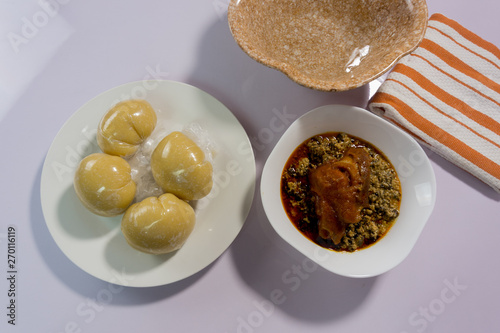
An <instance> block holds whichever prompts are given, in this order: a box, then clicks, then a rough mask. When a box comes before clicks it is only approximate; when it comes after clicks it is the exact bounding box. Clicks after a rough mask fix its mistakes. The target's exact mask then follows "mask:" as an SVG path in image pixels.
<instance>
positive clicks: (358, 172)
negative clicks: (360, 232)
mask: <svg viewBox="0 0 500 333" xmlns="http://www.w3.org/2000/svg"><path fill="white" fill-rule="evenodd" d="M370 163H371V157H370V155H369V153H368V152H367V151H366V150H365V149H363V148H360V147H354V148H350V149H349V150H348V151H347V152H346V153H345V154H344V156H343V157H342V159H340V160H338V161H331V162H328V163H325V164H323V165H321V166H319V167H318V168H317V169H315V170H313V171H312V172H311V174H310V183H311V190H312V192H313V193H314V195H315V196H316V204H315V208H316V214H317V215H318V217H319V224H318V227H319V236H320V237H321V238H323V239H331V240H332V241H333V243H334V244H339V243H340V240H341V239H342V237H343V236H344V234H345V230H346V226H347V224H350V223H358V222H359V221H360V220H361V210H362V209H363V208H365V207H366V206H367V205H368V190H369V187H370Z"/></svg>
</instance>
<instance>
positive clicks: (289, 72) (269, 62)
mask: <svg viewBox="0 0 500 333" xmlns="http://www.w3.org/2000/svg"><path fill="white" fill-rule="evenodd" d="M240 1H242V0H230V2H229V6H228V11H227V18H228V24H229V30H230V32H231V34H232V36H233V38H234V40H235V41H236V43H237V44H238V46H239V47H240V48H241V49H242V50H243V51H244V52H245V53H246V54H247V55H248V56H250V58H252V59H254V60H255V61H257V62H259V63H261V64H263V65H265V66H267V67H269V68H273V69H276V70H279V71H281V72H282V73H284V74H285V75H286V76H288V77H289V78H290V79H291V80H293V81H295V82H296V83H298V84H300V85H302V86H305V87H308V88H311V89H315V90H320V91H346V90H351V89H355V88H359V87H361V86H363V85H365V84H367V83H369V82H371V81H373V80H375V79H377V78H378V77H380V76H382V75H383V74H385V73H386V72H387V71H389V70H390V69H391V68H392V67H393V66H394V65H395V64H396V63H397V62H398V61H399V60H401V59H402V58H403V57H405V56H406V55H408V54H410V53H411V52H413V51H414V50H415V49H417V47H418V46H419V45H420V43H421V42H422V40H423V39H424V37H425V32H426V30H427V23H428V7H427V2H426V0H416V1H417V2H419V4H420V5H421V8H420V9H421V11H420V13H419V15H418V16H417V18H416V19H417V20H419V21H421V24H420V25H419V26H420V33H419V34H418V38H417V39H415V42H414V43H413V44H412V45H411V46H409V47H407V48H406V49H404V48H400V53H399V54H398V55H397V56H394V57H392V58H391V60H390V61H386V62H383V63H382V64H381V65H380V66H379V67H380V69H379V70H378V71H374V74H373V75H370V76H366V77H364V78H363V79H356V78H354V79H352V80H348V81H337V80H328V81H327V80H319V79H313V78H311V77H308V76H307V75H305V74H303V73H302V72H301V71H299V70H297V69H296V68H295V67H293V66H292V65H290V64H287V63H285V62H281V61H278V60H275V59H273V58H270V57H268V56H266V55H265V54H263V53H262V52H260V51H259V50H258V49H257V48H255V47H254V46H253V45H252V44H251V43H249V42H247V40H246V39H245V34H244V31H242V30H243V29H242V28H241V27H240V26H238V24H237V23H236V15H237V10H238V9H237V7H238V3H239V2H240ZM247 1H248V0H247Z"/></svg>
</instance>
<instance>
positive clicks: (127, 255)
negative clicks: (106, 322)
mask: <svg viewBox="0 0 500 333" xmlns="http://www.w3.org/2000/svg"><path fill="white" fill-rule="evenodd" d="M130 98H141V99H145V100H147V101H148V102H149V103H150V104H151V105H152V106H153V108H155V110H157V111H159V112H161V114H162V115H164V116H163V117H162V118H161V119H160V117H159V122H160V121H162V122H164V123H163V124H161V125H162V126H164V127H166V128H169V129H172V130H183V129H184V128H189V127H190V126H193V125H195V127H196V126H198V127H199V128H202V130H203V131H204V132H205V133H207V134H208V136H209V137H210V141H211V142H212V144H213V145H214V146H215V147H216V149H215V154H214V155H213V157H212V164H213V167H214V186H213V188H212V192H211V193H210V194H209V195H208V196H207V197H205V198H203V199H201V200H199V201H198V202H196V203H195V204H194V205H193V206H194V208H195V212H196V216H197V220H196V226H195V228H194V230H193V232H192V233H191V235H190V237H189V239H188V240H187V242H186V243H185V244H184V246H183V247H182V248H181V249H180V250H178V251H176V252H174V253H171V254H165V255H159V256H155V255H149V254H145V253H142V252H139V251H136V250H134V249H133V248H131V247H130V246H129V245H128V244H127V243H126V241H125V238H124V237H123V235H122V233H121V229H120V222H121V216H117V217H113V218H109V217H100V216H97V215H94V214H92V213H91V212H89V211H88V210H86V209H85V208H84V207H83V205H82V204H81V203H80V201H79V199H78V197H77V196H76V193H75V191H74V188H73V177H74V171H75V169H76V167H77V165H78V163H79V162H80V160H81V159H82V158H83V157H85V156H87V155H89V154H90V153H94V152H98V151H100V150H99V147H98V146H97V142H96V139H95V134H96V132H97V125H98V123H99V121H100V119H101V118H102V117H103V116H104V114H105V113H106V112H107V111H108V110H109V108H111V107H112V106H113V105H114V104H116V103H117V102H118V101H122V100H126V99H130ZM158 125H160V123H159V124H158ZM255 173H256V171H255V158H254V155H253V151H252V148H251V145H250V141H249V139H248V136H247V134H246V132H245V130H244V129H243V127H242V126H241V124H240V123H239V122H238V120H237V119H236V118H235V117H234V115H233V114H232V113H231V112H230V111H229V110H228V109H227V108H226V107H225V106H224V105H223V104H222V103H220V102H219V101H217V100H216V99H215V98H214V97H212V96H210V95H209V94H207V93H205V92H204V91H202V90H200V89H198V88H195V87H193V86H190V85H187V84H184V83H179V82H173V81H162V80H159V81H139V82H132V83H128V84H124V85H121V86H118V87H116V88H113V89H111V90H109V91H106V92H104V93H102V94H101V95H99V96H97V97H95V98H94V99H92V100H90V101H89V102H87V103H86V104H85V105H84V106H82V107H81V108H80V109H79V110H78V111H76V113H75V114H74V115H73V116H72V117H71V118H70V119H69V120H68V121H67V122H66V124H65V125H64V126H63V127H62V128H61V130H60V131H59V133H58V134H57V136H56V138H55V139H54V142H53V143H52V145H51V147H50V149H49V151H48V153H47V156H46V159H45V163H44V166H43V171H42V179H41V201H42V209H43V214H44V217H45V221H46V223H47V227H48V229H49V231H50V233H51V235H52V237H53V238H54V240H55V242H56V243H57V245H58V246H59V247H60V248H61V250H62V251H63V252H64V254H65V255H66V256H67V257H68V258H69V259H70V260H71V261H72V262H74V263H75V264H76V265H77V266H78V267H80V268H81V269H83V270H84V271H86V272H88V273H89V274H91V275H93V276H95V277H97V278H99V279H102V280H104V281H107V282H111V283H115V284H119V285H124V286H133V287H151V286H158V285H164V284H168V283H172V282H175V281H179V280H181V279H184V278H186V277H189V276H191V275H193V274H195V273H197V272H199V271H200V270H202V269H203V268H205V267H207V266H208V265H209V264H211V263H212V262H213V261H215V260H216V259H217V258H218V257H219V256H220V255H221V254H222V253H223V252H224V251H225V250H226V249H227V248H228V247H229V246H230V245H231V243H232V241H233V240H234V239H235V238H236V236H237V235H238V233H239V232H240V230H241V228H242V226H243V224H244V222H245V220H246V217H247V215H248V212H249V210H250V206H251V204H252V200H253V196H254V189H255Z"/></svg>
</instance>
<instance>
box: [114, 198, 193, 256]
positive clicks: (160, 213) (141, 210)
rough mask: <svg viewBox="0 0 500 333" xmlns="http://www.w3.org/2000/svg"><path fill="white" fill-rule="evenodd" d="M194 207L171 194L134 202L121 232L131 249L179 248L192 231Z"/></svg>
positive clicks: (166, 250)
mask: <svg viewBox="0 0 500 333" xmlns="http://www.w3.org/2000/svg"><path fill="white" fill-rule="evenodd" d="M195 220H196V216H195V212H194V210H193V208H192V207H191V206H190V205H189V204H188V203H187V202H186V201H184V200H181V199H179V198H177V197H176V196H175V195H173V194H171V193H165V194H162V195H161V196H160V197H158V198H157V197H149V198H146V199H144V200H142V201H141V202H139V203H135V204H133V205H132V206H130V208H129V209H128V210H127V211H126V212H125V214H124V215H123V218H122V223H121V228H122V233H123V235H124V236H125V239H126V240H127V243H129V244H130V246H132V247H133V248H135V249H137V250H139V251H142V252H145V253H150V254H164V253H169V252H172V251H175V250H178V249H180V248H181V247H182V245H184V243H185V242H186V240H187V239H188V237H189V235H190V234H191V232H192V231H193V228H194V224H195Z"/></svg>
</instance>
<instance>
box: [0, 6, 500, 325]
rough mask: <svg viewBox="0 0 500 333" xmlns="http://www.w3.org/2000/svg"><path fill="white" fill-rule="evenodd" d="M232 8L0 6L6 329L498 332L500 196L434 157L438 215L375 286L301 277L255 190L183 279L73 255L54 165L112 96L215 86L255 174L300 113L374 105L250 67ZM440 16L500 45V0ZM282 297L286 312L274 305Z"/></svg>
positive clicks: (362, 93) (0, 249)
mask: <svg viewBox="0 0 500 333" xmlns="http://www.w3.org/2000/svg"><path fill="white" fill-rule="evenodd" d="M47 4H49V6H48V5H47ZM227 4H228V0H208V1H201V0H191V1H172V0H165V1H159V0H157V1H154V0H146V1H128V2H125V1H117V0H108V1H95V0H89V1H70V0H64V1H63V0H58V1H56V0H52V2H47V1H34V0H26V1H22V2H18V1H16V2H14V1H7V0H4V1H0V15H1V17H0V28H1V30H0V31H1V34H2V39H1V41H0V57H1V58H0V142H1V144H0V147H1V148H0V149H1V151H0V152H1V156H2V159H1V163H0V175H1V179H2V181H1V184H2V185H1V200H0V202H1V210H2V217H1V219H0V271H1V272H2V278H1V279H0V295H1V296H0V305H1V306H0V308H1V309H2V310H1V311H0V318H1V319H0V331H1V332H52V333H56V332H57V333H59V332H160V331H161V332H165V331H167V332H245V333H250V332H276V331H277V330H278V329H280V331H283V332H394V333H403V332H407V333H413V332H499V331H500V317H499V314H500V283H499V281H500V265H499V259H498V257H499V255H500V249H499V245H498V240H499V235H500V217H499V216H500V215H499V212H500V203H499V202H500V194H498V193H496V192H494V191H493V190H492V189H491V188H489V187H488V186H486V185H484V184H483V183H482V182H480V181H479V180H477V179H476V178H474V177H473V176H471V175H469V174H467V173H466V172H464V171H462V170H461V169H459V168H457V167H456V166H454V165H452V164H450V163H449V162H447V161H445V160H443V159H442V158H440V157H439V156H437V155H436V154H432V153H428V154H429V158H430V160H431V163H432V166H433V168H434V170H435V173H436V178H437V187H438V195H437V203H436V207H435V210H434V212H433V214H432V216H431V218H430V220H429V222H428V224H427V226H426V227H425V229H424V231H423V233H422V235H421V237H420V239H419V241H418V242H417V244H416V246H415V248H414V249H413V251H412V252H411V254H410V255H409V256H408V257H407V258H406V260H404V261H403V262H402V263H401V264H400V265H399V266H397V267H396V268H395V269H393V270H392V271H390V272H388V273H386V274H383V275H381V276H378V277H374V278H368V279H350V278H345V277H341V276H337V275H335V274H332V273H330V272H328V271H326V270H324V269H322V268H317V269H314V270H312V271H310V272H309V273H305V272H304V270H301V269H298V267H300V266H301V265H302V262H303V260H304V257H303V256H302V255H300V254H299V253H298V252H297V251H295V250H294V249H293V248H291V247H290V246H289V245H287V244H286V243H285V242H284V241H283V240H281V238H280V237H279V236H278V235H277V234H276V233H275V232H274V231H273V229H272V228H271V227H270V224H269V222H268V220H267V218H266V216H265V214H264V211H263V208H262V204H261V201H260V195H259V186H258V184H257V187H256V193H255V196H254V201H253V206H252V208H251V211H250V214H249V216H248V218H247V220H246V223H245V225H244V227H243V229H242V231H241V233H240V234H239V235H238V237H237V238H236V239H235V241H234V242H233V243H232V245H231V246H230V247H229V249H228V250H226V251H225V252H224V253H223V254H222V256H221V257H220V258H219V259H218V260H216V261H215V262H214V263H213V264H211V265H210V266H208V267H207V268H206V269H204V270H202V271H201V272H199V273H197V274H195V275H193V276H191V277H189V278H186V279H184V280H181V281H179V282H176V283H173V284H170V285H165V286H161V287H154V288H130V287H119V286H115V285H110V284H109V283H107V282H103V281H101V280H99V279H96V278H94V277H92V276H90V275H89V274H87V273H86V272H84V271H82V270H81V269H80V268H78V267H77V266H76V265H74V264H73V263H72V262H70V261H69V260H68V259H67V258H66V256H65V255H64V254H63V253H62V252H61V250H60V249H59V248H58V247H57V245H56V243H55V242H54V240H53V239H52V237H51V235H50V233H49V231H48V229H47V226H46V224H45V221H44V218H43V215H42V208H41V204H40V178H41V171H42V165H43V161H44V158H45V155H46V153H47V151H48V149H49V147H50V144H51V142H52V140H53V139H54V137H55V135H56V133H57V132H58V130H59V129H60V128H61V126H62V125H63V124H64V122H65V121H66V120H67V119H68V118H69V117H70V116H71V115H72V114H73V113H74V112H75V111H76V110H77V109H78V108H79V107H80V106H82V105H83V104H84V103H85V102H87V101H88V100H89V99H91V98H93V97H94V96H96V95H98V94H99V93H101V92H103V91H105V90H107V89H110V88H112V87H114V86H117V85H120V84H123V83H127V82H131V81H136V80H142V79H146V78H157V79H168V80H175V81H180V82H185V83H188V84H191V85H194V86H197V87H199V88H201V89H203V90H205V91H206V92H208V93H210V94H211V95H213V96H214V97H215V98H217V99H219V100H220V101H221V102H222V103H224V104H225V105H226V106H227V107H228V108H229V109H230V110H231V111H232V112H233V113H234V115H235V116H236V117H237V118H238V119H239V121H240V122H241V123H242V125H243V126H244V128H245V129H246V131H247V133H248V135H249V137H250V138H251V139H252V142H253V146H254V150H255V157H256V166H257V180H259V179H260V173H261V171H262V166H263V164H264V162H265V160H266V158H267V156H268V155H269V153H270V152H271V150H272V148H273V146H274V144H275V143H276V142H277V140H278V139H279V137H280V136H281V134H282V132H283V131H284V130H285V128H286V127H288V125H289V124H290V121H291V119H294V118H296V117H298V116H300V115H302V114H304V113H305V112H307V111H308V110H311V109H313V108H315V107H318V106H321V105H325V104H349V105H355V106H360V107H365V106H366V103H367V100H368V98H369V97H370V96H371V95H372V94H373V91H374V90H373V88H374V87H375V88H376V85H371V86H370V85H366V86H364V87H361V88H358V89H355V90H352V91H348V92H342V93H328V92H318V91H313V90H311V89H308V88H305V87H302V86H299V85H297V84H295V83H294V82H292V81H291V80H289V79H288V78H286V77H285V76H284V75H283V74H281V73H280V72H278V71H276V70H272V69H269V68H267V67H265V66H263V65H261V64H259V63H257V62H255V61H253V60H252V59H250V58H249V57H248V56H247V55H246V54H244V53H243V52H242V51H241V50H240V48H239V47H238V46H237V44H236V43H235V42H234V40H233V38H232V36H231V34H230V32H229V29H228V23H227V18H226V13H227ZM428 7H429V13H430V14H432V13H437V12H439V13H442V14H444V15H446V16H447V17H449V18H452V19H454V20H456V21H458V22H459V23H461V24H462V25H464V26H465V27H466V28H468V29H470V30H472V31H473V32H475V33H477V34H478V35H480V36H481V37H483V38H484V39H486V40H488V41H490V42H492V43H493V44H495V45H497V46H500V34H499V33H498V31H500V21H499V19H498V13H499V12H500V2H498V1H496V0H476V1H468V0H455V1H451V0H430V1H429V3H428ZM35 23H36V25H35ZM12 33H15V34H17V36H18V37H19V38H18V39H13V38H14V37H13V36H14V35H12ZM9 36H10V39H9ZM13 40H14V41H15V42H12V41H13ZM16 51H17V52H16ZM370 88H371V90H370ZM278 115H279V117H278ZM276 117H278V120H279V121H280V123H279V122H278V124H279V126H276V124H277V119H275V118H276ZM271 124H274V126H272V129H273V131H270V130H269V129H270V128H271ZM269 133H272V135H267V136H266V134H269ZM8 226H14V227H15V229H16V236H17V238H16V245H17V251H16V259H17V262H16V265H17V267H16V268H17V275H16V282H17V284H16V296H15V297H14V299H15V301H16V321H15V323H16V325H15V326H13V325H11V324H9V323H8V320H9V317H8V316H7V314H8V313H9V309H7V306H9V302H10V299H12V297H9V296H8V290H9V281H8V279H7V278H8V277H9V275H8V273H7V271H8V267H7V249H8V241H7V234H8ZM276 289H278V290H281V292H282V297H281V298H280V302H279V303H280V304H276V305H271V304H272V303H271V302H270V297H271V293H272V291H273V290H276Z"/></svg>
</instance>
